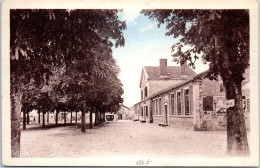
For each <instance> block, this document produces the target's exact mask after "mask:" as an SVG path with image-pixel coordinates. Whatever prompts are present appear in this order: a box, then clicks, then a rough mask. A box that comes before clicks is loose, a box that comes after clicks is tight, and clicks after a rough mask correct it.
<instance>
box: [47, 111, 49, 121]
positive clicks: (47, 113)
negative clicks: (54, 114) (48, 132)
mask: <svg viewBox="0 0 260 168" xmlns="http://www.w3.org/2000/svg"><path fill="white" fill-rule="evenodd" d="M49 113H50V112H47V123H49V117H50V116H49Z"/></svg>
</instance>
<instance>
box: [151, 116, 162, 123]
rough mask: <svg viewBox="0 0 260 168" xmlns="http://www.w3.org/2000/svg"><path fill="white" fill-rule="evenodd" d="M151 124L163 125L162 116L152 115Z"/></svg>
mask: <svg viewBox="0 0 260 168" xmlns="http://www.w3.org/2000/svg"><path fill="white" fill-rule="evenodd" d="M153 123H156V124H162V123H163V115H153Z"/></svg>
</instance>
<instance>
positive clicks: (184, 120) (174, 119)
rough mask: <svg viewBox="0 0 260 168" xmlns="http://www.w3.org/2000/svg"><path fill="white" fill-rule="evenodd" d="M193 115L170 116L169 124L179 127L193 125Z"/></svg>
mask: <svg viewBox="0 0 260 168" xmlns="http://www.w3.org/2000/svg"><path fill="white" fill-rule="evenodd" d="M193 120H194V117H193V116H169V125H170V126H177V127H193Z"/></svg>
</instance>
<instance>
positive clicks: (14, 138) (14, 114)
mask: <svg viewBox="0 0 260 168" xmlns="http://www.w3.org/2000/svg"><path fill="white" fill-rule="evenodd" d="M21 102H22V94H21V93H20V92H19V91H17V92H15V93H11V157H20V138H21V130H20V118H21V108H22V103H21Z"/></svg>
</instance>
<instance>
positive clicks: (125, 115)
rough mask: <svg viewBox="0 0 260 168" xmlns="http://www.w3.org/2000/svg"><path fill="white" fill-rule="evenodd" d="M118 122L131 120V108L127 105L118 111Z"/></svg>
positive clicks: (121, 106)
mask: <svg viewBox="0 0 260 168" xmlns="http://www.w3.org/2000/svg"><path fill="white" fill-rule="evenodd" d="M117 115H118V120H129V119H131V116H130V108H129V107H126V106H125V105H120V108H119V110H118V111H117Z"/></svg>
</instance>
